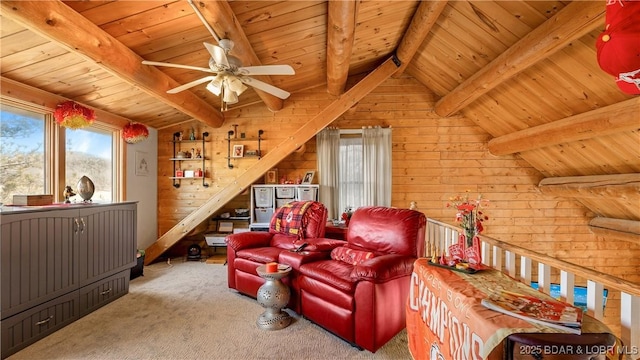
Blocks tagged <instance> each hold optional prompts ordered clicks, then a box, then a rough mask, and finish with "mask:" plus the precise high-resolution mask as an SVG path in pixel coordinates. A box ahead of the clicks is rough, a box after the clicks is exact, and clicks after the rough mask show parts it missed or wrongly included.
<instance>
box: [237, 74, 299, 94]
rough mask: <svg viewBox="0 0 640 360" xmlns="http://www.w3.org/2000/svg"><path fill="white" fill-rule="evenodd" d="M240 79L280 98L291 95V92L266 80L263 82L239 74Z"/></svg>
mask: <svg viewBox="0 0 640 360" xmlns="http://www.w3.org/2000/svg"><path fill="white" fill-rule="evenodd" d="M238 78H239V79H240V81H242V82H243V83H245V84H247V85H249V86H253V87H254V88H256V89H258V90H262V91H264V92H267V93H269V94H271V95H273V96H277V97H279V98H280V99H286V98H288V97H289V95H291V94H290V93H288V92H286V91H284V90H282V89H280V88H277V87H275V86H273V85H270V84H267V83H266V82H262V81H260V80H256V79H254V78H250V77H242V76H239V77H238Z"/></svg>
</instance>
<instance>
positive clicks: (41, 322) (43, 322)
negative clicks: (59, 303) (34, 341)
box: [36, 315, 53, 326]
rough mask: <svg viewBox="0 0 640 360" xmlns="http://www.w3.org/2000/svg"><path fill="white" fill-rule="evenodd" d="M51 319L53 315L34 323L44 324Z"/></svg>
mask: <svg viewBox="0 0 640 360" xmlns="http://www.w3.org/2000/svg"><path fill="white" fill-rule="evenodd" d="M51 319H53V315H51V316H49V317H48V318H46V319H44V320H42V321H38V322H37V323H36V325H38V326H39V325H44V324H46V323H48V322H49V321H51Z"/></svg>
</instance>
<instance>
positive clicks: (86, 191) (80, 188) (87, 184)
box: [76, 176, 96, 202]
mask: <svg viewBox="0 0 640 360" xmlns="http://www.w3.org/2000/svg"><path fill="white" fill-rule="evenodd" d="M95 190H96V188H95V186H94V185H93V181H91V179H89V178H88V177H87V176H82V177H81V178H80V180H79V181H78V185H76V193H78V195H80V197H81V198H82V200H84V201H85V202H88V201H91V197H92V196H93V192H94V191H95Z"/></svg>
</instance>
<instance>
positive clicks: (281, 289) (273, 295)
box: [256, 264, 291, 330]
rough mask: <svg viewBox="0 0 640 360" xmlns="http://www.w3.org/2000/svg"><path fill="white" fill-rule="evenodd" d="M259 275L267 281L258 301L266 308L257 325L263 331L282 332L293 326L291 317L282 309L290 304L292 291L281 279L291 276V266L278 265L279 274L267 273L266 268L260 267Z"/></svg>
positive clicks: (259, 290) (258, 269) (260, 289)
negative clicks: (281, 330)
mask: <svg viewBox="0 0 640 360" xmlns="http://www.w3.org/2000/svg"><path fill="white" fill-rule="evenodd" d="M256 272H257V273H258V275H260V277H261V278H263V279H265V280H266V281H265V283H264V284H262V286H260V288H259V289H258V294H257V295H256V300H258V304H260V305H262V307H264V312H263V313H262V314H260V316H259V317H258V320H257V321H256V324H257V325H258V327H259V328H260V329H262V330H280V329H284V328H286V327H287V326H289V324H291V316H290V315H289V314H287V313H286V312H284V311H282V309H283V308H284V307H285V306H287V303H289V297H290V296H291V291H290V290H289V287H288V286H286V285H285V284H283V283H282V281H281V280H280V279H282V278H283V277H285V276H287V275H289V273H290V272H291V266H288V265H280V264H279V265H278V271H277V272H266V266H265V265H260V266H258V268H257V269H256Z"/></svg>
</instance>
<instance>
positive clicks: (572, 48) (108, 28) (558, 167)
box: [0, 0, 640, 241]
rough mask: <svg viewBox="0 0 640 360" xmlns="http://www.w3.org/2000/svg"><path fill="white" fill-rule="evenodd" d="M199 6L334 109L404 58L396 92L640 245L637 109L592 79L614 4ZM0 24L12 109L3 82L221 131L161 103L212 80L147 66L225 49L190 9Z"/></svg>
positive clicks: (205, 108) (199, 112)
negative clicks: (419, 94) (461, 124)
mask: <svg viewBox="0 0 640 360" xmlns="http://www.w3.org/2000/svg"><path fill="white" fill-rule="evenodd" d="M196 5H197V6H198V7H199V8H200V9H201V11H202V13H203V15H204V16H205V18H206V19H207V21H208V23H209V24H211V26H212V27H213V29H214V30H215V31H216V33H217V34H219V36H220V37H222V38H230V39H232V40H233V41H234V42H235V43H236V46H235V48H234V50H233V51H232V53H233V54H235V55H236V56H237V57H239V58H240V59H241V60H242V62H243V64H244V65H245V66H248V65H259V64H262V65H270V64H288V65H291V66H292V67H293V68H294V69H295V71H296V75H295V76H271V77H260V79H261V80H263V81H266V82H269V83H271V84H273V85H275V86H277V87H280V88H282V89H284V90H286V91H289V92H291V93H296V92H300V91H303V90H305V89H308V88H311V87H318V86H326V87H327V91H328V93H327V97H328V98H336V97H337V96H339V95H341V94H342V93H343V92H345V91H346V90H348V89H346V88H345V84H346V83H347V77H348V76H355V75H362V74H367V73H370V72H371V71H373V70H374V69H376V67H378V66H379V65H380V64H382V63H383V62H384V61H386V60H388V59H389V58H390V56H391V55H393V54H397V56H398V58H399V59H400V60H401V62H402V64H401V66H400V68H399V70H397V71H396V76H397V75H398V74H399V73H401V72H404V73H405V74H408V75H411V76H413V77H414V78H415V79H416V80H417V81H419V82H420V83H422V84H424V85H425V86H426V87H427V88H428V89H430V90H431V91H433V93H435V94H436V95H437V96H438V97H440V100H439V101H438V102H437V103H436V106H435V110H436V112H437V113H438V114H439V115H441V116H448V115H451V114H453V113H457V112H461V113H462V114H463V115H464V116H466V117H468V118H469V119H471V120H473V121H475V122H476V123H477V124H478V125H479V126H480V127H482V128H483V129H484V130H485V131H487V133H489V134H490V135H491V136H493V140H491V142H490V143H489V148H490V150H491V152H492V153H493V154H494V155H497V156H499V155H504V154H512V153H519V155H520V156H521V157H522V158H523V159H525V160H526V161H528V162H529V163H530V164H531V165H532V166H534V167H535V168H536V169H538V170H539V171H540V172H541V173H542V174H543V175H544V176H546V177H548V178H558V177H562V179H554V180H549V181H548V182H547V183H544V184H541V190H542V191H549V192H554V191H555V193H556V194H560V193H562V194H563V195H564V196H570V197H575V198H576V199H578V200H579V201H581V202H582V203H583V204H584V205H585V206H586V207H587V208H589V209H590V210H591V211H592V212H593V213H594V214H595V215H596V216H599V217H602V218H613V219H614V220H625V221H634V222H633V223H632V224H631V225H629V224H628V223H626V224H624V225H620V224H617V225H616V224H615V221H614V224H612V223H611V222H606V221H605V223H606V224H605V225H602V223H601V222H600V223H597V224H595V225H594V229H595V228H597V229H601V228H605V231H616V232H620V231H622V232H623V233H626V234H628V233H629V232H631V233H632V236H631V237H630V238H631V239H632V240H633V241H638V240H637V239H638V236H637V233H639V232H640V231H638V229H637V228H638V226H637V221H640V211H639V210H638V209H639V207H638V205H639V204H640V180H639V179H638V174H639V173H640V132H639V129H640V119H639V117H638V113H639V111H638V110H640V98H638V97H632V96H629V95H626V94H624V93H622V92H620V91H619V90H618V89H617V87H616V86H615V84H614V82H613V79H612V78H611V77H610V76H609V75H607V74H605V73H604V72H603V71H602V70H600V68H599V67H598V64H597V61H596V51H595V41H596V38H597V37H598V34H599V33H600V32H601V31H602V29H603V28H604V10H605V3H604V2H570V1H451V2H445V1H424V2H419V1H358V2H342V1H328V2H327V1H230V2H225V1H197V2H196ZM0 9H1V10H2V14H1V16H2V18H1V20H2V25H1V34H0V36H1V40H2V45H1V46H2V48H1V49H2V55H1V58H0V68H1V74H2V77H3V90H2V92H3V94H7V91H11V90H12V89H13V85H11V84H13V83H12V82H11V83H8V82H7V81H6V80H5V79H8V80H13V81H17V82H19V83H22V84H26V85H30V86H33V87H37V88H39V89H42V90H45V91H47V92H50V93H52V94H56V95H59V96H61V97H64V98H69V99H73V100H76V101H78V102H81V103H84V104H86V105H89V106H92V107H94V108H96V109H101V110H104V111H106V112H109V113H112V114H115V115H118V116H121V117H124V118H127V119H130V120H132V121H138V122H141V123H145V124H147V125H149V126H151V127H154V128H163V127H167V126H171V125H174V124H177V123H181V122H185V121H189V120H191V119H192V118H195V119H197V120H200V121H202V122H205V123H207V124H208V125H210V126H215V127H217V126H220V125H221V124H222V123H223V121H224V113H221V112H220V111H219V107H220V99H219V98H218V97H217V96H215V95H213V94H212V93H210V92H208V91H207V90H206V89H205V87H204V85H201V86H197V87H194V88H192V89H191V90H190V91H184V92H182V93H179V94H176V95H169V94H166V90H167V89H169V88H171V87H175V86H177V85H178V84H184V83H187V82H189V81H193V80H195V79H198V78H200V77H202V76H204V75H203V73H202V72H199V71H194V70H184V69H176V68H164V67H163V68H161V67H158V68H154V67H151V66H145V65H141V64H140V61H142V60H143V59H146V60H152V61H162V62H173V63H179V64H186V65H193V66H200V67H206V66H207V64H208V60H209V55H208V53H207V51H206V50H205V48H204V46H203V44H202V43H203V42H215V40H213V39H212V37H211V35H210V33H209V32H208V31H207V30H206V28H205V27H204V26H203V25H202V23H201V22H200V20H199V19H198V17H197V16H196V15H195V14H194V12H193V10H192V8H191V6H190V5H189V3H188V2H187V1H91V2H87V1H64V2H59V1H47V2H37V1H35V2H28V1H4V0H3V1H2V2H1V8H0ZM412 21H413V22H412ZM414 52H415V54H414ZM327 64H329V65H327ZM205 75H206V74H205ZM9 85H11V86H9ZM7 89H8V90H7ZM14 90H15V89H14ZM260 102H262V103H264V105H265V106H266V107H268V108H269V109H271V110H272V111H277V110H279V109H280V108H282V106H283V102H282V101H280V100H279V99H277V98H274V97H273V96H269V95H268V94H264V93H261V92H258V91H254V90H253V89H250V90H247V91H246V92H245V93H244V94H242V96H241V97H240V102H239V103H238V104H235V105H232V107H243V106H248V105H253V104H256V103H260ZM285 104H286V101H285ZM274 161H276V162H277V159H274ZM576 177H577V178H576ZM585 179H586V180H585ZM559 187H560V188H561V190H558V189H559ZM602 187H604V188H610V187H615V188H617V189H619V191H616V192H610V191H602ZM618 235H620V234H618ZM625 236H627V235H625Z"/></svg>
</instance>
